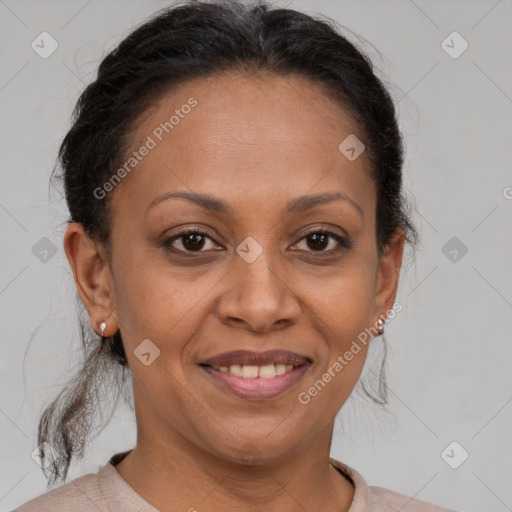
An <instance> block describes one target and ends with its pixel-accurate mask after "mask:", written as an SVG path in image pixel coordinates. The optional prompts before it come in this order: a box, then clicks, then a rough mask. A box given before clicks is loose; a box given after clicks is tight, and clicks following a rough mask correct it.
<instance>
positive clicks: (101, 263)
mask: <svg viewBox="0 0 512 512" xmlns="http://www.w3.org/2000/svg"><path fill="white" fill-rule="evenodd" d="M63 245H64V251H65V253H66V256H67V259H68V262H69V265H70V267H71V270H72V272H73V277H74V280H75V285H76V287H77V290H78V293H79V294H80V297H81V299H82V302H83V304H84V306H85V308H86V309H87V311H88V313H89V318H90V321H91V326H92V328H93V329H94V330H95V331H96V333H97V334H98V335H100V334H101V328H100V324H101V323H102V322H105V323H106V324H107V327H106V329H105V332H104V334H103V335H104V336H105V337H110V336H113V335H114V333H115V332H116V331H117V328H118V326H117V323H116V320H115V315H114V318H113V319H110V316H111V314H112V311H113V304H114V302H113V286H112V276H111V272H110V268H109V265H108V260H107V257H106V253H105V249H104V247H103V246H102V245H101V244H99V243H98V242H95V241H93V240H92V239H91V238H89V236H88V235H87V234H86V233H85V231H84V229H83V226H82V224H79V223H76V222H73V223H71V224H70V225H69V226H68V228H67V229H66V233H65V234H64V242H63Z"/></svg>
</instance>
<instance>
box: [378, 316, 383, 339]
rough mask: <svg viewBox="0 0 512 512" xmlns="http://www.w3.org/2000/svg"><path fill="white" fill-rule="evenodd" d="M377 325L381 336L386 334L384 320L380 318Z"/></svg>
mask: <svg viewBox="0 0 512 512" xmlns="http://www.w3.org/2000/svg"><path fill="white" fill-rule="evenodd" d="M377 325H378V329H379V335H380V336H382V335H383V334H384V320H382V318H379V319H378V320H377Z"/></svg>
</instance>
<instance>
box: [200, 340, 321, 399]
mask: <svg viewBox="0 0 512 512" xmlns="http://www.w3.org/2000/svg"><path fill="white" fill-rule="evenodd" d="M311 364H312V361H311V359H310V358H308V357H305V356H302V355H300V354H296V353H294V352H289V351H285V350H269V351H266V352H260V353H258V352H250V351H246V350H241V351H235V352H227V353H224V354H220V355H218V356H215V357H212V358H210V359H208V360H207V361H204V362H203V363H200V364H199V366H200V367H201V369H202V370H203V371H204V372H205V373H206V374H208V375H209V376H210V377H211V378H212V379H213V381H214V382H215V384H216V385H218V386H219V387H220V388H222V389H224V390H228V391H229V392H231V393H232V394H234V395H236V396H238V397H240V398H245V399H250V400H251V399H252V400H258V399H265V398H274V397H276V396H278V395H281V394H282V393H284V392H285V391H288V390H290V389H291V388H292V387H293V386H294V385H295V384H296V383H297V382H298V381H299V380H300V378H301V377H302V376H303V374H304V373H305V372H306V371H307V369H308V368H309V366H310V365H311Z"/></svg>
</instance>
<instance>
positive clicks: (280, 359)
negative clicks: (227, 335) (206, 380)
mask: <svg viewBox="0 0 512 512" xmlns="http://www.w3.org/2000/svg"><path fill="white" fill-rule="evenodd" d="M307 363H311V359H309V358H308V357H306V356H302V355H300V354H296V353H295V352H290V351H288V350H267V351H265V352H253V351H250V350H234V351H232V352H224V353H222V354H219V355H216V356H214V357H211V358H210V359H207V360H206V361H203V362H202V363H201V364H203V365H208V366H231V365H233V364H239V365H241V366H244V365H252V366H265V365H269V364H286V365H290V364H291V365H293V366H302V365H304V364H307Z"/></svg>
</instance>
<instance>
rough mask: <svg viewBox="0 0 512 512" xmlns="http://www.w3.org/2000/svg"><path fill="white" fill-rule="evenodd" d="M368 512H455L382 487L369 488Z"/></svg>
mask: <svg viewBox="0 0 512 512" xmlns="http://www.w3.org/2000/svg"><path fill="white" fill-rule="evenodd" d="M368 510H369V511H371V512H395V511H396V512H398V511H400V510H407V511H408V512H455V511H454V510H450V509H447V508H443V507H440V506H438V505H434V504H432V503H427V502H426V501H421V500H417V499H415V498H412V497H410V496H406V495H405V494H400V493H398V492H394V491H391V490H389V489H383V488H382V487H373V486H370V487H368Z"/></svg>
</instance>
